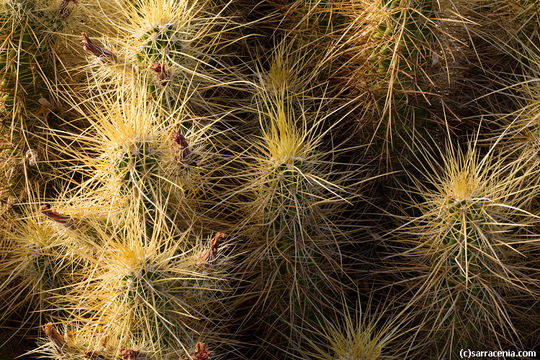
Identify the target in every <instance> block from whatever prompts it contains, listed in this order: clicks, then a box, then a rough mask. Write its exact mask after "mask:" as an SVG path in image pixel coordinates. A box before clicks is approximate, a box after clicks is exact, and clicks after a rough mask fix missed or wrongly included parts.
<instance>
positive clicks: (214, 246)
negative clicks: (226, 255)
mask: <svg viewBox="0 0 540 360" xmlns="http://www.w3.org/2000/svg"><path fill="white" fill-rule="evenodd" d="M224 238H225V234H224V233H217V234H216V235H214V237H213V238H212V240H211V241H210V248H208V249H207V250H206V251H205V252H204V253H203V255H202V256H201V259H200V261H199V262H200V263H201V264H210V263H212V262H213V261H214V260H215V259H216V257H217V252H218V248H219V245H220V242H221V240H222V239H224Z"/></svg>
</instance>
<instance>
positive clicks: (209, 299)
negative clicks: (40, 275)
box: [59, 220, 226, 359]
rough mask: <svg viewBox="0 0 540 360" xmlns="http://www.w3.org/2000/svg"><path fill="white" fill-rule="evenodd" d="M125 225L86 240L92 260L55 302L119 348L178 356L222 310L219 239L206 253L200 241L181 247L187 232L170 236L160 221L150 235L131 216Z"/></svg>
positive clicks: (184, 242) (169, 356)
mask: <svg viewBox="0 0 540 360" xmlns="http://www.w3.org/2000/svg"><path fill="white" fill-rule="evenodd" d="M123 228H124V230H127V232H125V233H118V232H114V231H113V232H110V233H108V232H105V231H103V230H98V229H96V232H97V234H98V238H96V239H88V241H87V242H88V243H91V242H92V241H93V242H94V244H95V248H96V250H97V249H99V248H100V246H101V247H102V250H97V251H98V252H97V255H96V256H89V258H88V261H89V262H90V264H89V265H88V266H87V267H85V268H84V269H82V270H80V271H79V272H78V274H79V276H82V277H81V279H80V282H79V283H78V284H77V285H76V287H75V289H74V290H73V291H72V292H70V293H67V294H65V295H64V296H63V300H60V301H59V303H60V304H65V305H64V306H68V308H70V309H74V310H72V311H73V315H74V317H75V318H77V319H85V324H86V325H85V326H88V327H90V328H94V329H96V331H101V330H102V331H104V335H103V336H104V337H110V338H114V339H115V342H116V343H117V344H118V348H117V349H116V351H117V352H118V351H120V347H123V348H133V347H134V346H136V345H137V344H139V345H140V344H144V346H145V351H146V352H147V353H148V354H152V358H156V359H168V358H171V356H173V355H174V354H176V357H178V356H183V354H186V352H189V351H191V348H192V347H193V346H194V345H195V343H196V339H197V338H198V337H199V335H198V333H197V331H199V330H202V329H204V328H205V327H207V326H209V325H211V324H212V319H213V318H214V317H215V316H216V315H217V314H219V316H224V314H225V311H223V310H220V309H222V308H221V306H220V305H219V302H218V301H217V295H216V294H218V293H222V292H224V291H225V290H226V286H224V285H225V284H224V280H223V279H222V271H221V270H220V265H219V263H218V262H216V259H215V257H216V256H217V244H214V248H213V250H212V251H211V252H212V253H213V254H214V257H213V258H211V256H210V255H209V256H205V251H204V250H202V249H201V250H197V247H195V250H190V251H184V250H182V249H183V248H189V245H190V244H193V242H191V240H190V239H189V238H188V237H189V234H179V235H178V236H175V235H173V234H170V233H169V232H168V230H167V229H166V228H165V224H164V223H163V222H159V220H158V223H157V224H155V227H154V229H155V231H154V232H152V234H151V238H148V237H146V236H145V235H144V231H142V227H141V225H140V224H138V223H137V222H136V221H132V223H131V224H125V225H124V227H123ZM130 229H131V230H130ZM124 230H123V231H124ZM123 231H122V232H123ZM220 238H222V236H220ZM100 244H103V245H100ZM87 276H89V277H88V278H87ZM210 309H212V310H210ZM100 329H101V330H100ZM107 334H108V335H107ZM95 340H96V339H95ZM94 348H96V349H97V347H94ZM117 354H118V353H117Z"/></svg>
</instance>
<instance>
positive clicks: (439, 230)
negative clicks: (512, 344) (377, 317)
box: [403, 148, 539, 356]
mask: <svg viewBox="0 0 540 360" xmlns="http://www.w3.org/2000/svg"><path fill="white" fill-rule="evenodd" d="M450 149H451V150H450V151H449V152H448V153H447V154H445V155H443V156H444V159H445V160H444V163H443V169H442V172H441V173H438V172H437V170H435V164H434V163H433V164H432V166H433V168H430V167H429V166H430V165H428V166H426V167H425V168H423V169H421V170H422V171H423V172H424V173H427V174H428V175H427V176H428V178H429V179H430V181H429V185H424V184H423V183H420V181H419V180H418V179H416V180H415V183H416V184H417V185H418V186H419V187H418V188H417V189H415V190H413V191H415V192H418V193H420V194H421V195H422V196H423V199H424V200H423V202H418V203H414V204H413V205H414V206H415V207H416V208H417V209H418V210H420V212H421V215H420V216H419V217H418V218H412V219H411V222H410V223H409V224H407V225H405V226H404V231H406V234H407V235H406V236H408V237H407V240H405V241H404V242H403V243H404V244H411V245H412V248H411V249H410V250H409V251H407V252H406V255H407V256H410V257H411V258H412V259H416V260H413V264H415V265H412V266H413V267H414V266H416V267H417V268H418V269H422V271H426V272H427V273H426V274H425V275H423V276H424V277H425V279H426V280H425V282H423V284H422V285H421V286H420V289H419V290H418V292H417V293H416V296H415V299H414V300H411V302H412V303H414V304H419V306H420V308H419V312H420V316H421V317H423V318H424V321H425V322H427V323H430V324H431V325H426V328H429V326H432V327H431V328H430V329H431V331H433V332H434V334H435V336H434V339H435V341H436V340H437V339H439V340H440V343H438V344H437V343H436V344H435V348H434V349H435V350H434V351H435V353H437V354H439V355H441V354H445V356H455V353H454V351H455V349H459V348H460V347H462V348H463V347H472V346H474V345H475V344H485V343H487V342H489V341H492V342H494V343H496V342H497V341H502V339H503V338H506V339H508V338H510V339H511V338H512V337H513V336H514V334H515V328H514V325H513V324H512V318H511V317H510V315H509V314H510V313H511V309H510V307H511V305H510V304H509V303H507V302H506V301H505V300H504V299H503V298H501V297H500V296H499V295H498V294H501V293H505V294H514V295H517V296H522V297H527V296H530V295H531V294H530V293H529V292H528V291H527V290H525V289H524V287H523V285H524V284H530V285H533V284H537V280H536V279H534V276H533V274H531V273H530V271H529V269H530V268H531V265H530V264H531V261H533V259H532V258H531V255H530V254H533V253H534V252H531V251H534V247H535V246H538V242H539V238H538V236H537V234H534V233H533V232H532V229H534V226H535V224H537V223H538V217H537V216H535V215H534V214H531V213H528V212H527V211H526V210H524V209H523V206H524V204H526V202H527V201H528V196H529V191H528V190H527V187H525V186H523V184H525V183H526V181H527V178H528V177H529V176H537V175H538V169H536V170H527V169H526V168H524V166H523V164H524V162H523V160H521V161H513V162H510V163H509V164H508V165H501V164H504V163H506V162H505V159H504V157H496V156H494V155H493V154H487V155H486V156H485V157H483V158H480V157H479V155H478V154H477V152H476V150H475V149H474V148H470V149H469V150H468V152H466V153H463V152H462V151H460V150H453V149H452V148H450ZM432 161H434V160H432ZM537 186H538V185H536V187H537ZM431 187H432V188H431ZM533 189H534V188H530V190H533ZM411 198H414V196H412V194H411ZM405 229H406V230H405ZM420 264H423V265H420ZM419 271H420V270H419ZM533 286H536V285H533ZM426 309H430V310H429V311H434V312H436V313H437V314H438V315H437V316H435V317H433V318H430V317H429V316H425V313H426V311H428V310H426ZM429 311H428V312H429ZM495 323H496V324H497V326H498V327H500V329H498V328H497V329H496V328H494V324H495ZM484 334H490V336H493V337H494V338H491V339H489V338H484V337H483V335H484ZM480 336H482V338H481V339H480V338H479V337H480ZM448 339H452V340H451V341H450V342H448ZM478 341H480V343H478Z"/></svg>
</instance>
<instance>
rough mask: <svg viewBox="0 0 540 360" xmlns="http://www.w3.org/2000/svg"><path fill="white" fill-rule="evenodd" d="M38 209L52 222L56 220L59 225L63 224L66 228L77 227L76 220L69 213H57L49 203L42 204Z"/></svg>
mask: <svg viewBox="0 0 540 360" xmlns="http://www.w3.org/2000/svg"><path fill="white" fill-rule="evenodd" d="M39 211H41V213H42V214H43V215H45V216H46V217H48V218H49V219H51V220H52V221H54V222H57V223H59V224H61V225H64V226H65V227H67V228H75V227H77V221H76V220H75V219H73V218H72V217H71V216H69V215H62V214H59V213H58V212H57V211H55V210H51V209H50V206H49V205H43V206H42V207H41V208H40V209H39Z"/></svg>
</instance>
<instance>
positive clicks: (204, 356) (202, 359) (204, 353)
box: [191, 342, 210, 360]
mask: <svg viewBox="0 0 540 360" xmlns="http://www.w3.org/2000/svg"><path fill="white" fill-rule="evenodd" d="M191 359H192V360H208V359H210V352H209V351H208V349H207V348H206V345H205V344H203V343H200V342H198V343H197V344H196V345H195V352H194V353H193V356H192V357H191Z"/></svg>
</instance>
